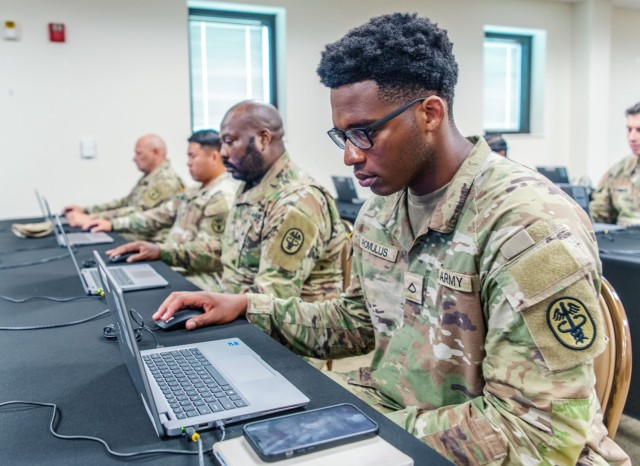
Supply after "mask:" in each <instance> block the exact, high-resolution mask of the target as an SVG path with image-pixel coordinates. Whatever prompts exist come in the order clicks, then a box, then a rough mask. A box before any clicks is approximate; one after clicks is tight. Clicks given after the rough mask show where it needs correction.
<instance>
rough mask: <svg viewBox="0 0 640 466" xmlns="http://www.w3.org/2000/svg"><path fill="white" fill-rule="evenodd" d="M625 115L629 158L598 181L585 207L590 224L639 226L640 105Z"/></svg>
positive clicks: (630, 108) (631, 108)
mask: <svg viewBox="0 0 640 466" xmlns="http://www.w3.org/2000/svg"><path fill="white" fill-rule="evenodd" d="M625 113H626V115H627V141H628V142H629V147H630V148H631V155H629V156H628V157H626V158H624V159H622V160H621V161H619V162H617V163H616V164H615V165H613V167H611V168H610V169H609V171H608V172H607V173H605V175H604V176H603V177H602V180H600V183H599V184H598V188H597V189H596V191H595V192H594V193H593V199H592V201H591V203H590V204H589V211H590V212H591V218H592V219H593V221H594V222H601V223H617V224H618V225H621V226H630V225H640V162H639V160H640V102H638V103H637V104H635V105H634V106H632V107H629V108H628V109H627V111H626V112H625Z"/></svg>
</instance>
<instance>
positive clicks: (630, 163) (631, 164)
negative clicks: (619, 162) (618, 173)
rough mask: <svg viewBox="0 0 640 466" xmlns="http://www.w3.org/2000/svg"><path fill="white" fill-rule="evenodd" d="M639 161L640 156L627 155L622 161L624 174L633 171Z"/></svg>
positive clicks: (629, 173)
mask: <svg viewBox="0 0 640 466" xmlns="http://www.w3.org/2000/svg"><path fill="white" fill-rule="evenodd" d="M639 161H640V156H637V155H635V154H631V155H630V156H629V157H627V160H626V161H625V163H624V173H625V174H626V175H631V173H633V170H635V169H636V167H637V166H638V163H640V162H639Z"/></svg>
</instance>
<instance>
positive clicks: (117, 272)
mask: <svg viewBox="0 0 640 466" xmlns="http://www.w3.org/2000/svg"><path fill="white" fill-rule="evenodd" d="M109 271H110V272H111V274H112V275H113V278H114V279H115V281H116V282H117V283H118V285H120V286H121V287H122V286H131V285H133V281H132V280H131V279H130V278H129V275H127V273H126V272H125V271H124V270H122V269H109Z"/></svg>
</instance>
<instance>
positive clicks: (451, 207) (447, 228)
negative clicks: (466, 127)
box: [376, 136, 491, 238]
mask: <svg viewBox="0 0 640 466" xmlns="http://www.w3.org/2000/svg"><path fill="white" fill-rule="evenodd" d="M467 139H469V141H471V142H472V143H473V144H474V146H473V148H472V149H471V151H470V152H469V155H468V156H467V158H466V159H465V160H464V162H462V165H461V166H460V168H459V169H458V171H457V172H456V174H455V175H454V177H453V179H452V180H451V182H450V184H449V187H448V188H447V190H446V191H445V192H444V194H443V196H442V199H440V201H439V202H438V204H437V205H436V208H435V210H434V212H433V215H432V216H431V219H430V221H429V229H430V230H435V231H439V232H441V233H450V232H452V231H453V230H454V228H455V226H456V223H457V222H458V218H459V217H460V213H461V212H462V207H463V206H464V203H465V202H466V200H467V197H468V196H469V192H470V190H471V185H472V184H473V180H474V178H475V177H476V175H477V174H478V172H479V171H480V167H481V166H482V164H484V162H485V160H486V159H487V157H488V156H489V154H490V153H491V149H490V148H489V145H488V144H487V143H486V141H485V140H484V138H482V137H477V136H475V137H469V138H467ZM406 197H407V189H406V188H405V189H404V190H402V191H400V192H398V193H395V194H392V195H391V196H389V197H388V198H387V199H386V202H384V204H383V205H382V208H381V209H380V211H379V212H378V214H377V215H376V219H377V220H378V222H380V224H381V225H383V226H385V227H386V228H387V229H388V230H391V229H399V230H400V231H399V232H398V236H399V237H402V238H411V237H413V234H412V233H411V226H410V225H409V212H408V211H407V199H406Z"/></svg>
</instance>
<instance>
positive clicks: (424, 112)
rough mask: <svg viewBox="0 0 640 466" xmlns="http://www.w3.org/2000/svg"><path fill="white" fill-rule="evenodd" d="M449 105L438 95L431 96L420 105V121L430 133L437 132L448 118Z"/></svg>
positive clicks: (418, 113)
mask: <svg viewBox="0 0 640 466" xmlns="http://www.w3.org/2000/svg"><path fill="white" fill-rule="evenodd" d="M447 114H448V110H447V103H446V102H445V101H444V100H443V99H442V98H441V97H438V96H437V95H431V96H429V97H427V98H426V99H425V100H424V101H422V102H421V103H420V106H419V108H418V112H417V115H418V116H417V118H418V121H419V122H420V123H421V124H422V126H423V128H424V129H425V130H426V131H428V132H433V131H436V130H437V129H438V128H439V127H440V125H441V124H442V122H443V121H445V120H446V119H447V118H448V116H447Z"/></svg>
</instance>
